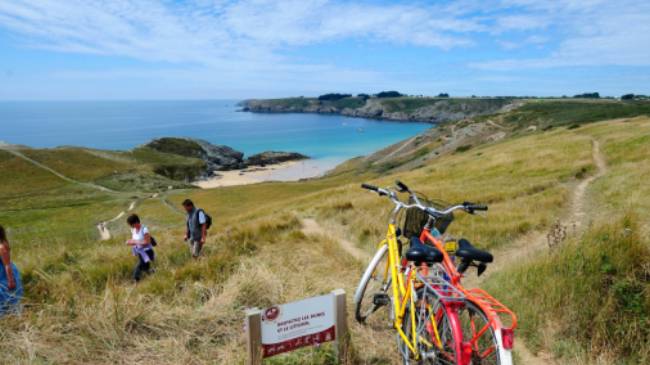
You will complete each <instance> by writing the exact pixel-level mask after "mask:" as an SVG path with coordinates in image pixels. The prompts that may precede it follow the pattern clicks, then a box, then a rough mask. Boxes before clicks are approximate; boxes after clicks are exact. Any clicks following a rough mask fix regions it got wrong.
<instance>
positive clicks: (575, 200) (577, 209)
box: [567, 140, 607, 232]
mask: <svg viewBox="0 0 650 365" xmlns="http://www.w3.org/2000/svg"><path fill="white" fill-rule="evenodd" d="M591 153H592V158H593V160H594V164H595V165H596V173H595V174H593V175H591V176H589V177H587V178H586V179H584V180H582V181H581V182H580V183H579V184H578V186H576V188H575V189H574V190H573V195H572V197H571V210H570V213H569V219H568V220H567V222H570V224H573V225H574V226H575V227H576V228H577V231H578V232H581V231H582V230H583V229H584V226H585V224H586V223H587V222H586V219H587V216H588V212H587V210H586V204H587V201H586V199H585V194H586V192H587V188H588V187H589V185H591V183H592V182H594V180H596V179H598V178H599V177H601V176H603V175H605V174H606V173H607V164H606V163H605V158H604V157H603V154H602V152H601V151H600V143H598V141H596V140H593V141H592V152H591Z"/></svg>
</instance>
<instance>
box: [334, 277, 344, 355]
mask: <svg viewBox="0 0 650 365" xmlns="http://www.w3.org/2000/svg"><path fill="white" fill-rule="evenodd" d="M332 297H333V299H334V315H335V316H336V350H337V356H338V358H339V363H342V362H343V361H344V359H345V357H346V354H347V348H348V313H347V309H346V308H347V303H346V301H345V290H343V289H336V290H333V291H332Z"/></svg>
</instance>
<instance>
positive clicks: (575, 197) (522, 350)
mask: <svg viewBox="0 0 650 365" xmlns="http://www.w3.org/2000/svg"><path fill="white" fill-rule="evenodd" d="M591 153H592V159H593V161H594V164H595V165H596V169H597V170H596V173H595V174H593V175H591V176H589V177H587V178H585V179H584V180H582V181H581V182H580V183H578V185H576V186H575V188H574V189H573V191H572V192H571V198H570V203H569V212H568V214H567V215H566V217H565V221H566V222H568V223H569V224H570V225H572V226H573V227H575V229H574V234H581V233H582V232H583V231H584V229H585V227H586V219H587V218H588V212H587V209H586V208H587V203H588V202H587V199H586V193H587V190H588V188H589V186H590V185H591V183H593V182H594V181H595V180H596V179H598V178H599V177H602V176H603V175H605V174H606V173H607V164H606V163H605V158H604V156H603V155H602V152H601V150H600V144H599V143H598V141H596V140H592V152H591ZM547 237H548V233H547V232H546V231H536V232H530V233H528V234H526V235H524V236H522V237H520V238H519V239H517V240H515V242H514V243H512V244H511V245H508V246H507V247H505V248H503V249H497V250H494V251H493V252H492V253H493V255H494V258H495V261H494V263H492V264H490V266H489V269H488V270H487V271H486V272H485V274H483V275H482V276H481V277H480V278H476V276H468V277H467V278H466V279H465V280H464V284H466V285H467V286H468V287H470V286H479V285H480V284H481V283H482V282H484V281H485V280H487V278H489V277H490V276H491V274H494V273H495V272H499V271H501V270H503V269H504V268H506V267H508V266H510V264H511V263H513V262H518V263H519V262H522V261H525V260H530V259H531V258H534V257H537V255H539V254H540V253H542V252H544V250H546V249H548V247H549V243H548V238H547ZM516 349H517V354H518V355H519V357H520V359H521V363H522V364H525V365H545V364H557V362H555V360H554V359H553V357H552V356H551V355H550V354H548V353H546V352H543V351H542V352H539V353H538V354H537V355H534V354H533V353H532V352H531V351H530V350H528V348H527V347H526V345H525V343H524V342H523V341H518V342H517V346H516Z"/></svg>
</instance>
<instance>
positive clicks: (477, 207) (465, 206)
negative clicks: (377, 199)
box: [361, 180, 488, 218]
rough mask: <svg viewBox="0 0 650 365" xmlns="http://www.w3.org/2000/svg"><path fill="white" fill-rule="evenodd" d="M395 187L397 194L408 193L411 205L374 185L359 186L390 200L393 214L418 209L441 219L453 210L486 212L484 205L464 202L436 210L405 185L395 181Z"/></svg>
mask: <svg viewBox="0 0 650 365" xmlns="http://www.w3.org/2000/svg"><path fill="white" fill-rule="evenodd" d="M395 185H396V186H397V188H398V189H399V192H402V193H409V195H410V197H411V198H412V200H413V202H414V203H413V204H406V203H404V202H402V201H401V200H399V198H398V197H397V194H396V193H395V192H394V191H392V190H390V189H382V188H380V187H377V186H375V185H370V184H365V183H364V184H361V187H362V188H364V189H367V190H371V191H374V192H376V193H377V194H379V195H380V196H387V197H389V198H390V200H391V201H392V202H393V203H394V204H395V210H394V213H395V214H396V213H397V212H398V211H399V210H401V209H402V208H406V209H408V208H418V209H420V210H422V211H424V212H426V213H427V214H429V215H431V216H434V217H436V218H439V217H443V216H446V215H449V214H451V213H452V212H454V211H455V210H464V211H465V212H467V213H469V214H474V213H475V212H476V211H487V210H488V207H487V205H485V204H476V203H471V202H464V203H462V204H458V205H454V206H451V207H448V208H447V209H444V210H438V209H436V208H434V207H429V206H426V205H424V204H422V203H421V202H420V199H418V197H417V195H416V194H415V193H414V192H412V191H411V190H410V189H409V187H408V186H406V184H404V183H403V182H401V181H399V180H397V181H396V182H395Z"/></svg>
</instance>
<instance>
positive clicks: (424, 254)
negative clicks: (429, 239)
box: [406, 237, 442, 265]
mask: <svg viewBox="0 0 650 365" xmlns="http://www.w3.org/2000/svg"><path fill="white" fill-rule="evenodd" d="M406 259H407V260H409V261H413V262H414V263H415V264H416V265H421V264H422V263H426V264H429V265H432V264H434V263H437V262H442V253H440V251H438V250H437V249H436V248H435V247H431V246H427V245H425V244H424V243H422V241H420V239H419V238H418V237H413V238H411V246H410V247H409V249H408V251H406Z"/></svg>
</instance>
